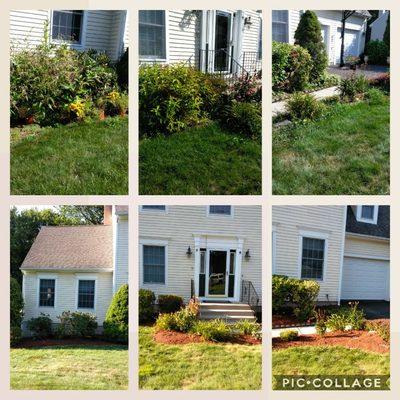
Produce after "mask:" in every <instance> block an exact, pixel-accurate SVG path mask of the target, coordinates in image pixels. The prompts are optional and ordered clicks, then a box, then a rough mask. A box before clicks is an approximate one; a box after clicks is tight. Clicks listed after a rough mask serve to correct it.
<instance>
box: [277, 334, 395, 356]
mask: <svg viewBox="0 0 400 400" xmlns="http://www.w3.org/2000/svg"><path fill="white" fill-rule="evenodd" d="M296 346H343V347H347V348H349V349H359V350H367V351H373V352H377V353H388V352H389V351H390V346H389V344H388V343H385V342H384V341H383V340H382V339H381V337H380V336H378V335H377V334H376V333H373V332H368V331H346V332H340V333H338V332H329V333H326V334H325V335H324V336H319V335H317V334H313V335H300V336H299V337H298V338H297V339H296V340H293V341H290V342H285V341H283V340H282V339H281V338H273V339H272V347H273V349H285V348H288V347H296Z"/></svg>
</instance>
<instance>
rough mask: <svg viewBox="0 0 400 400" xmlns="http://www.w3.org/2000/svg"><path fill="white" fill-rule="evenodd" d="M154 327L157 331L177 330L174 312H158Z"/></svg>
mask: <svg viewBox="0 0 400 400" xmlns="http://www.w3.org/2000/svg"><path fill="white" fill-rule="evenodd" d="M155 327H156V330H157V331H177V330H178V328H177V326H176V321H175V314H160V315H159V316H158V318H157V320H156V324H155Z"/></svg>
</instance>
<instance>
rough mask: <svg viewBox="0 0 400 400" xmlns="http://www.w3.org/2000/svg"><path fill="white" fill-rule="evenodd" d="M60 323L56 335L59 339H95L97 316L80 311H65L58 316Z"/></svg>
mask: <svg viewBox="0 0 400 400" xmlns="http://www.w3.org/2000/svg"><path fill="white" fill-rule="evenodd" d="M57 318H58V319H59V320H60V323H59V325H58V327H57V331H56V334H57V336H58V337H61V338H65V337H93V336H94V335H95V334H96V329H97V322H96V316H95V315H93V314H90V313H83V312H80V311H76V312H71V311H63V312H62V313H61V315H59V316H57Z"/></svg>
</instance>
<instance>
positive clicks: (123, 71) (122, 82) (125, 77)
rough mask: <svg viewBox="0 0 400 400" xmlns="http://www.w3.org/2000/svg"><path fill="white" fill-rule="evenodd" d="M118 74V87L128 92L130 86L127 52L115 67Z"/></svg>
mask: <svg viewBox="0 0 400 400" xmlns="http://www.w3.org/2000/svg"><path fill="white" fill-rule="evenodd" d="M115 70H116V72H117V80H118V85H119V86H120V88H121V89H123V90H126V91H128V86H129V51H128V49H126V50H125V52H124V54H122V56H121V57H120V59H119V60H118V62H117V64H116V65H115Z"/></svg>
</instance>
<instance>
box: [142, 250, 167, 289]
mask: <svg viewBox="0 0 400 400" xmlns="http://www.w3.org/2000/svg"><path fill="white" fill-rule="evenodd" d="M165 269H166V246H155V245H143V283H149V284H152V283H155V284H165Z"/></svg>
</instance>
